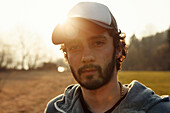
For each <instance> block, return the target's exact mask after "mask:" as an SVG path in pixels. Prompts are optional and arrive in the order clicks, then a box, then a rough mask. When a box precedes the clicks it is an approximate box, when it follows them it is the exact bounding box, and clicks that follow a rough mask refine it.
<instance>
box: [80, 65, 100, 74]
mask: <svg viewBox="0 0 170 113" xmlns="http://www.w3.org/2000/svg"><path fill="white" fill-rule="evenodd" d="M87 68H93V69H96V70H98V71H99V72H101V70H102V68H101V67H100V66H99V65H94V64H88V65H84V66H83V67H81V68H79V69H78V74H79V75H81V73H82V72H83V70H85V69H87Z"/></svg>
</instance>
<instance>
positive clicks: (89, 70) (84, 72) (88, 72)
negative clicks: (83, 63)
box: [81, 68, 97, 76]
mask: <svg viewBox="0 0 170 113" xmlns="http://www.w3.org/2000/svg"><path fill="white" fill-rule="evenodd" d="M96 71H97V69H95V68H86V69H84V70H82V72H81V74H82V75H84V76H89V75H94V74H95V72H96Z"/></svg>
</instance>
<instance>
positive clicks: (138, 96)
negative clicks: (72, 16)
mask: <svg viewBox="0 0 170 113" xmlns="http://www.w3.org/2000/svg"><path fill="white" fill-rule="evenodd" d="M124 86H125V87H128V88H129V91H128V94H127V95H126V97H125V98H124V100H123V101H122V102H121V103H120V104H119V106H118V107H117V108H116V109H115V110H114V111H113V113H136V111H138V113H143V112H146V111H148V110H150V109H151V108H152V107H153V106H155V105H156V104H158V103H160V102H162V101H169V97H168V96H164V97H160V96H159V95H157V94H155V93H154V92H153V91H152V90H151V89H150V88H147V87H146V86H145V85H143V84H141V83H139V82H138V81H136V80H134V81H132V82H131V83H130V84H129V85H124ZM80 95H81V88H80V85H78V84H76V85H70V86H69V87H68V88H66V90H65V92H64V94H63V95H62V96H60V97H62V98H60V99H58V100H57V101H56V102H55V103H54V105H55V108H56V109H57V110H58V111H60V112H62V113H71V112H73V113H83V111H82V109H83V108H82V106H81V102H80V99H79V96H80Z"/></svg>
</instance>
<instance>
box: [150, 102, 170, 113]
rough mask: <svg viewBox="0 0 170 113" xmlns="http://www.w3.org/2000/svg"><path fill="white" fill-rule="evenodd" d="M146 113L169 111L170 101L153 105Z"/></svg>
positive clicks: (166, 112) (167, 112) (168, 112)
mask: <svg viewBox="0 0 170 113" xmlns="http://www.w3.org/2000/svg"><path fill="white" fill-rule="evenodd" d="M148 113H170V102H169V101H163V102H160V103H158V104H156V105H155V106H153V107H152V108H151V109H150V110H149V111H148Z"/></svg>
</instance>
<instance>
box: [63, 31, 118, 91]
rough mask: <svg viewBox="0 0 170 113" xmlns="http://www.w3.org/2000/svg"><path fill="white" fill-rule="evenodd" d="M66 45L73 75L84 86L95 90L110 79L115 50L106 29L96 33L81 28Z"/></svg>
mask: <svg viewBox="0 0 170 113" xmlns="http://www.w3.org/2000/svg"><path fill="white" fill-rule="evenodd" d="M65 46H66V50H67V56H68V62H69V65H70V68H71V71H72V73H73V76H74V78H75V79H76V80H77V82H78V83H79V84H80V85H81V86H82V87H84V88H86V89H90V90H93V89H97V88H100V87H101V86H103V85H105V84H107V83H108V82H109V81H110V79H111V77H112V75H113V70H114V66H115V51H114V47H113V38H112V37H111V36H110V35H109V34H108V32H107V31H106V30H104V31H102V32H95V33H94V32H93V31H91V30H90V31H88V30H85V31H84V30H81V31H79V33H78V35H77V36H76V38H75V39H72V40H70V41H68V42H67V43H65Z"/></svg>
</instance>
